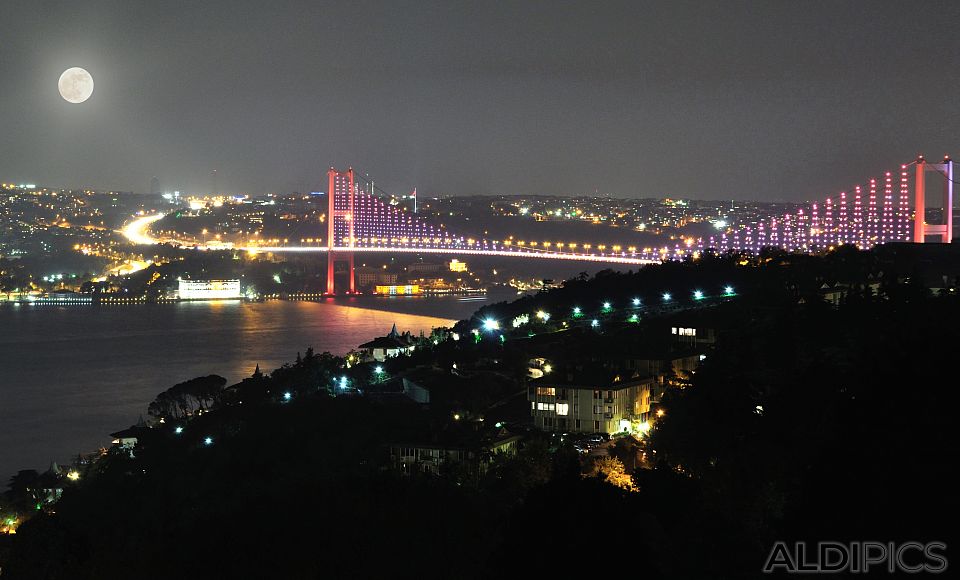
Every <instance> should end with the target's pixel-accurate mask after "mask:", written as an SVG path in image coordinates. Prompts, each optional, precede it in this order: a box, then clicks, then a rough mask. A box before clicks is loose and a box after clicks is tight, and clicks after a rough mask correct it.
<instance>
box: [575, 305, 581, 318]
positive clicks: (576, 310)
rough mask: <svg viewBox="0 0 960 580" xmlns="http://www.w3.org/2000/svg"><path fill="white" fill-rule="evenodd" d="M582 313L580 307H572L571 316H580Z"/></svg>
mask: <svg viewBox="0 0 960 580" xmlns="http://www.w3.org/2000/svg"><path fill="white" fill-rule="evenodd" d="M582 313H583V311H582V310H580V307H579V306H574V307H573V315H574V316H580V315H581V314H582Z"/></svg>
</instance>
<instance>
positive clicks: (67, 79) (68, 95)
mask: <svg viewBox="0 0 960 580" xmlns="http://www.w3.org/2000/svg"><path fill="white" fill-rule="evenodd" d="M57 88H58V89H60V96H61V97H63V98H64V100H66V101H67V102H70V103H82V102H84V101H86V100H87V99H89V98H90V95H92V94H93V77H92V76H90V73H88V72H87V71H85V70H84V69H82V68H80V67H73V68H68V69H67V70H65V71H63V74H62V75H60V81H59V82H58V83H57Z"/></svg>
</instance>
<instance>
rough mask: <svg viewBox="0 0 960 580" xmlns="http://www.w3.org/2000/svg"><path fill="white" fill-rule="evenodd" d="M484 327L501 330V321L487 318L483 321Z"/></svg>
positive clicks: (489, 329) (490, 329)
mask: <svg viewBox="0 0 960 580" xmlns="http://www.w3.org/2000/svg"><path fill="white" fill-rule="evenodd" d="M483 329H484V330H487V331H494V330H500V321H498V320H494V319H492V318H487V319H486V320H484V321H483Z"/></svg>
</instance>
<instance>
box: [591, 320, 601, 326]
mask: <svg viewBox="0 0 960 580" xmlns="http://www.w3.org/2000/svg"><path fill="white" fill-rule="evenodd" d="M590 326H592V327H593V328H596V327H598V326H600V321H599V320H597V319H596V318H594V319H593V320H591V321H590Z"/></svg>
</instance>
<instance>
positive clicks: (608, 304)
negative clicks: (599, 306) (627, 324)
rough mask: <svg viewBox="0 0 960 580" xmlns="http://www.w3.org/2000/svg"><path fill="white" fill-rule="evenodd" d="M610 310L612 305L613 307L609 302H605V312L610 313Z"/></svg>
mask: <svg viewBox="0 0 960 580" xmlns="http://www.w3.org/2000/svg"><path fill="white" fill-rule="evenodd" d="M610 308H612V305H611V304H610V303H609V302H604V303H603V310H604V311H608V310H610Z"/></svg>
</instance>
